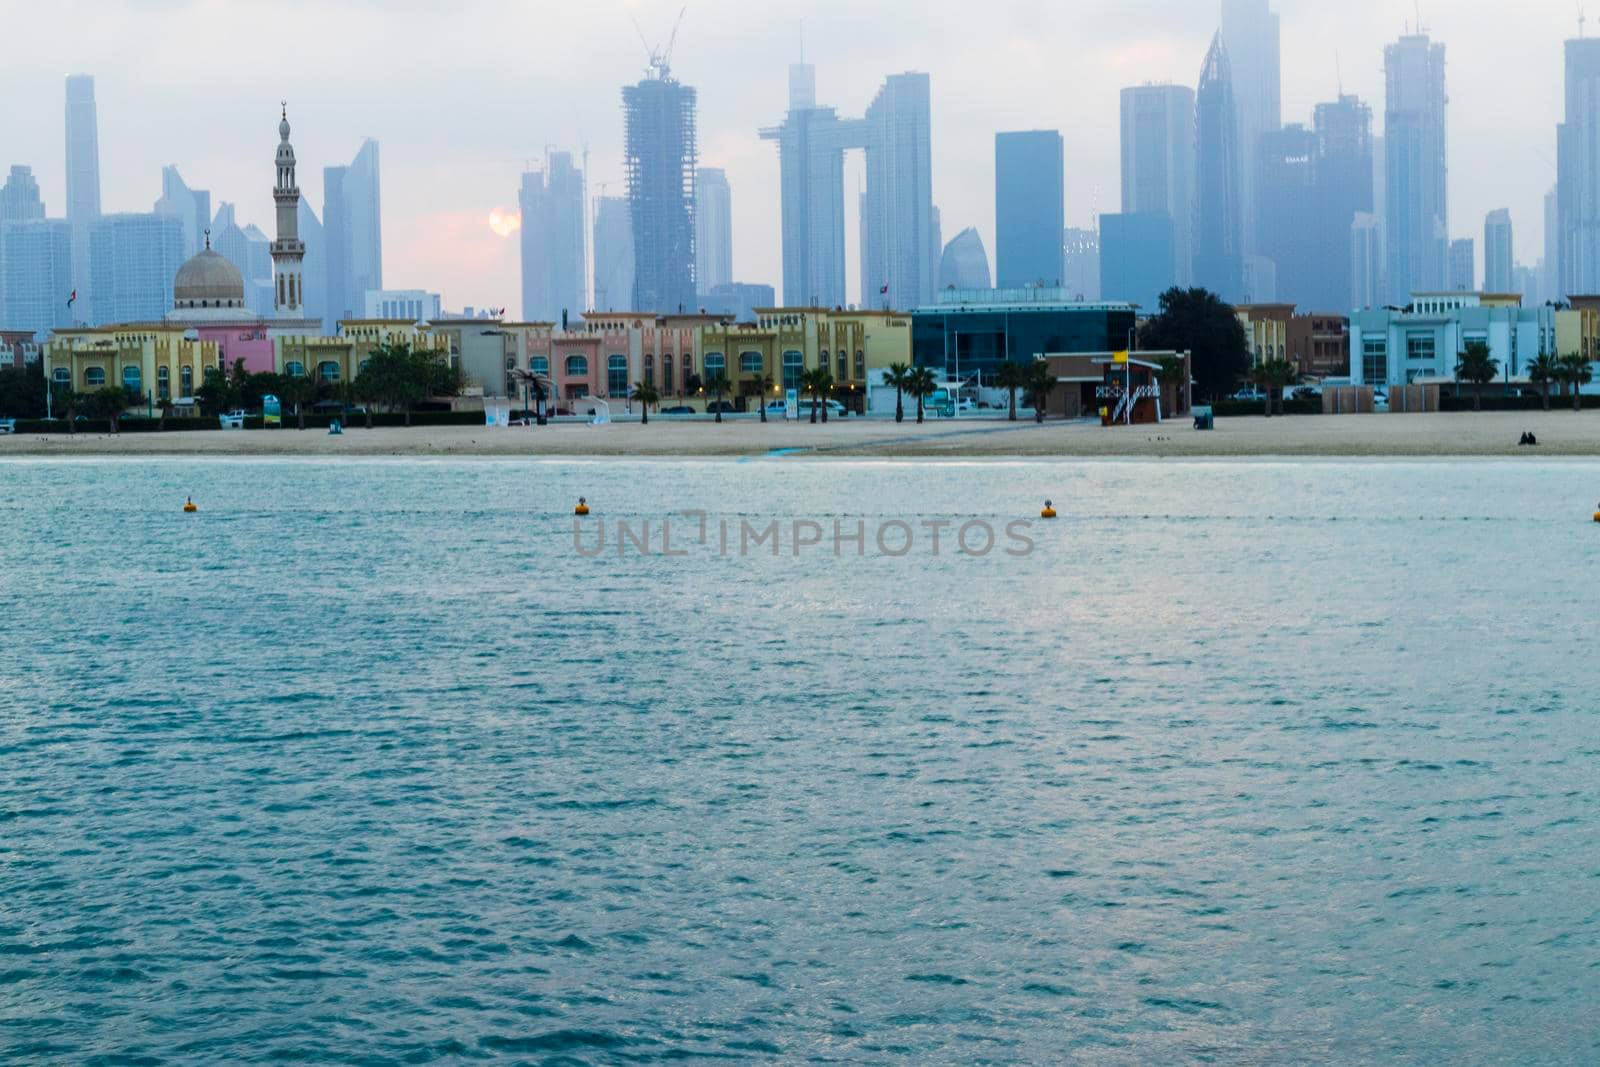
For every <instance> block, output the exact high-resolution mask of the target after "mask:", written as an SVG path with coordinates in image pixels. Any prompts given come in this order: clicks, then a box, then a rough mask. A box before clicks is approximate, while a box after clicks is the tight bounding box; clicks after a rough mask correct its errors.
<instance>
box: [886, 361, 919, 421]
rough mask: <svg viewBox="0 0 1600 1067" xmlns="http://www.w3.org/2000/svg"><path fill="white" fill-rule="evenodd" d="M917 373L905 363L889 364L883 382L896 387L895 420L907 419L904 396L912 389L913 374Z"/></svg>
mask: <svg viewBox="0 0 1600 1067" xmlns="http://www.w3.org/2000/svg"><path fill="white" fill-rule="evenodd" d="M915 373H916V372H915V370H914V369H913V368H912V367H910V366H909V365H907V364H905V363H891V364H889V370H888V373H886V374H885V375H884V376H883V384H884V385H892V386H893V387H894V421H895V422H905V421H906V405H905V400H904V396H905V394H906V393H907V392H909V391H910V389H909V386H910V385H911V376H912V375H913V374H915ZM917 421H918V422H921V421H922V420H921V419H918V420H917Z"/></svg>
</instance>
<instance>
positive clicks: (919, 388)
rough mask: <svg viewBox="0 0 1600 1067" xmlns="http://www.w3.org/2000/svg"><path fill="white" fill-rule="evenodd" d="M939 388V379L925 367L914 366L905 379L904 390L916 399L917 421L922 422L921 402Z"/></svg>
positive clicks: (919, 423)
mask: <svg viewBox="0 0 1600 1067" xmlns="http://www.w3.org/2000/svg"><path fill="white" fill-rule="evenodd" d="M938 388H939V379H938V378H936V377H934V374H933V371H931V370H929V369H928V368H927V367H914V368H912V370H911V375H910V377H909V378H908V379H907V380H906V384H905V391H906V392H908V393H910V394H911V395H912V396H914V397H916V399H917V423H918V425H921V423H922V404H923V401H924V400H926V399H927V398H928V397H930V396H932V395H933V394H934V393H935V392H936V391H937V390H938Z"/></svg>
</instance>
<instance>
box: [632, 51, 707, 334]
mask: <svg viewBox="0 0 1600 1067" xmlns="http://www.w3.org/2000/svg"><path fill="white" fill-rule="evenodd" d="M622 107H623V114H624V117H625V123H624V135H623V165H624V167H625V168H626V170H627V178H628V205H629V209H630V212H631V214H632V218H633V263H634V266H633V310H635V311H652V312H678V311H689V310H691V309H693V308H694V306H695V280H694V268H695V253H694V236H695V234H694V206H695V205H694V183H695V166H696V164H697V163H698V161H699V151H698V143H699V140H698V132H697V129H696V125H695V108H696V103H695V91H694V89H692V88H691V87H689V86H687V85H684V84H683V83H682V82H680V81H678V80H677V79H676V78H674V77H673V76H672V73H671V71H670V70H669V69H668V68H667V66H666V64H665V63H664V62H663V63H661V64H659V65H653V69H652V72H651V74H650V76H649V77H646V78H643V79H641V80H640V81H639V82H638V83H637V84H635V85H630V86H627V87H626V88H624V89H623V90H622Z"/></svg>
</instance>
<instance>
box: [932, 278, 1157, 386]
mask: <svg viewBox="0 0 1600 1067" xmlns="http://www.w3.org/2000/svg"><path fill="white" fill-rule="evenodd" d="M1136 316H1137V311H1136V309H1135V308H1134V307H1133V305H1132V304H1125V303H1113V302H1102V303H1095V304H1091V303H1080V302H1077V301H1074V300H1073V299H1071V297H1070V296H1069V294H1068V293H1067V292H1066V290H1064V289H1058V288H1056V289H1052V288H1039V287H1034V286H1030V287H1027V288H1022V289H991V290H981V291H980V290H959V289H957V290H946V291H944V292H941V293H940V294H939V302H938V303H937V304H933V305H929V306H927V307H921V308H918V309H916V311H914V312H913V313H912V316H911V323H912V325H911V337H912V341H911V343H912V356H913V358H914V359H915V361H916V365H917V366H919V367H931V368H933V369H934V370H935V371H937V372H939V373H942V374H943V375H945V377H946V378H947V379H949V380H953V381H962V380H965V379H967V378H972V377H976V378H977V379H979V381H980V382H981V383H987V382H991V381H992V380H993V378H994V374H995V371H996V370H997V369H998V368H999V366H1000V364H1002V363H1005V362H1012V363H1023V364H1028V363H1031V362H1032V361H1033V360H1034V358H1035V357H1036V356H1040V355H1044V354H1047V353H1054V354H1071V353H1083V352H1112V351H1117V350H1120V349H1126V348H1127V347H1128V344H1129V340H1130V338H1131V336H1132V333H1133V329H1134V324H1135V320H1136Z"/></svg>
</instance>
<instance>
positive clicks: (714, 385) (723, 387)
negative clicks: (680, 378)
mask: <svg viewBox="0 0 1600 1067" xmlns="http://www.w3.org/2000/svg"><path fill="white" fill-rule="evenodd" d="M701 388H704V389H709V390H711V395H712V396H714V397H716V398H717V419H716V421H718V422H721V421H722V394H723V393H725V392H727V391H728V390H729V389H731V388H733V383H732V382H730V381H728V376H727V375H726V374H724V373H722V372H721V371H717V372H716V373H715V374H713V375H711V377H709V378H707V379H706V380H705V383H704V384H703V385H702V386H701Z"/></svg>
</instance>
